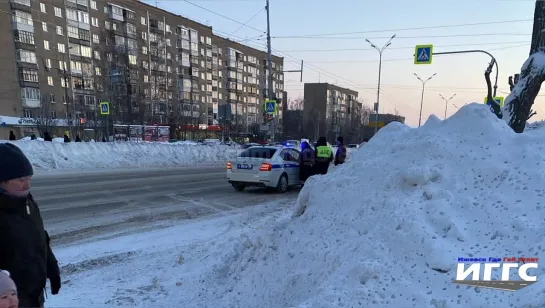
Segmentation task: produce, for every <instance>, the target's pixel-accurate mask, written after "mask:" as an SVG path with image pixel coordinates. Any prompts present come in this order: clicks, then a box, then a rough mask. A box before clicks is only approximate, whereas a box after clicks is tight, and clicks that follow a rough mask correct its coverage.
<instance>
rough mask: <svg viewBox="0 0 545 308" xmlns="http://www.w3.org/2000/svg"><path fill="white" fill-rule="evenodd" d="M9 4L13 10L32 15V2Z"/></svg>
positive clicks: (20, 1)
mask: <svg viewBox="0 0 545 308" xmlns="http://www.w3.org/2000/svg"><path fill="white" fill-rule="evenodd" d="M9 3H10V7H11V9H12V10H18V11H23V12H27V13H32V6H31V5H32V2H31V0H10V1H9Z"/></svg>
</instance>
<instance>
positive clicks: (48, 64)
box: [45, 59, 51, 68]
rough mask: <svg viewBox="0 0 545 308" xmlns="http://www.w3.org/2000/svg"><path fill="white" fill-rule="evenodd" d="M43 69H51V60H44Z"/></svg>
mask: <svg viewBox="0 0 545 308" xmlns="http://www.w3.org/2000/svg"><path fill="white" fill-rule="evenodd" d="M45 67H47V68H51V59H45Z"/></svg>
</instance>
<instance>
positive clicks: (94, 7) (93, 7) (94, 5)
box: [90, 0, 98, 10]
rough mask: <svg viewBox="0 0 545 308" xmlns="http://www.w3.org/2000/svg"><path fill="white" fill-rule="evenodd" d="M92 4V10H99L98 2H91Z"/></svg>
mask: <svg viewBox="0 0 545 308" xmlns="http://www.w3.org/2000/svg"><path fill="white" fill-rule="evenodd" d="M90 2H91V8H92V9H93V10H98V9H97V3H96V1H93V0H91V1H90Z"/></svg>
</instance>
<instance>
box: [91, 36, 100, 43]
mask: <svg viewBox="0 0 545 308" xmlns="http://www.w3.org/2000/svg"><path fill="white" fill-rule="evenodd" d="M93 43H96V44H98V43H100V39H99V37H98V34H93Z"/></svg>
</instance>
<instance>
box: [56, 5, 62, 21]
mask: <svg viewBox="0 0 545 308" xmlns="http://www.w3.org/2000/svg"><path fill="white" fill-rule="evenodd" d="M54 8H55V16H57V17H61V18H62V10H61V9H60V8H58V7H56V6H55V7H54Z"/></svg>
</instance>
